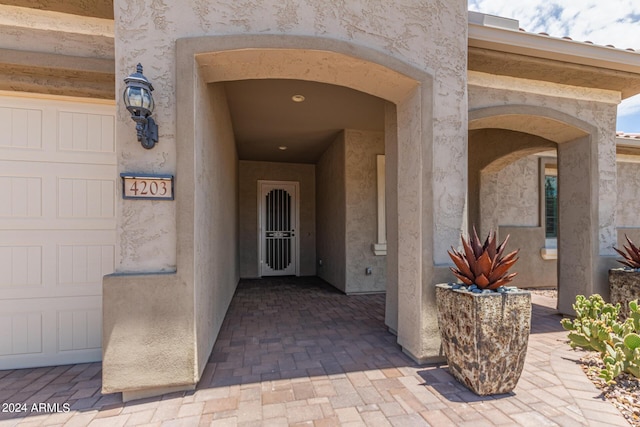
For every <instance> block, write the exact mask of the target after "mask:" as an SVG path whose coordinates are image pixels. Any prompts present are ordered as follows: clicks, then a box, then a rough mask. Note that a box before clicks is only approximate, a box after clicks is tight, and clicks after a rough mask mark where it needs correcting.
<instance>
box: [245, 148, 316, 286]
mask: <svg viewBox="0 0 640 427" xmlns="http://www.w3.org/2000/svg"><path fill="white" fill-rule="evenodd" d="M239 171H240V181H239V189H240V195H239V204H240V211H239V215H240V220H239V221H240V243H239V244H240V276H241V277H247V278H252V277H259V276H260V272H259V269H258V206H257V204H258V199H257V191H258V180H272V181H297V182H299V183H300V194H299V204H300V226H299V229H298V230H296V232H297V233H298V236H299V242H300V275H301V276H313V275H315V274H316V171H315V165H310V164H297V163H274V162H256V161H248V160H242V161H240V164H239Z"/></svg>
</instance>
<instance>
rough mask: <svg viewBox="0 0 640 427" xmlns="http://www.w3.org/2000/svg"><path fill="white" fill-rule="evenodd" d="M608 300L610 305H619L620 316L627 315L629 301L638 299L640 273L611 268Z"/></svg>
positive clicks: (639, 296)
mask: <svg viewBox="0 0 640 427" xmlns="http://www.w3.org/2000/svg"><path fill="white" fill-rule="evenodd" d="M609 298H610V299H611V304H613V305H616V304H618V303H620V306H621V308H620V315H621V316H625V317H626V316H628V315H629V301H633V300H634V299H640V271H636V270H631V269H625V268H613V269H611V270H609Z"/></svg>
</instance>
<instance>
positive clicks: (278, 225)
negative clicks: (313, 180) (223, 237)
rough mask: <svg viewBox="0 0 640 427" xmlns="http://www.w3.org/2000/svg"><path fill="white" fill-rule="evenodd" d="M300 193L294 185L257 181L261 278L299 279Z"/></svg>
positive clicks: (296, 184) (294, 183) (295, 184)
mask: <svg viewBox="0 0 640 427" xmlns="http://www.w3.org/2000/svg"><path fill="white" fill-rule="evenodd" d="M298 192H299V184H298V183H297V182H292V181H258V199H259V200H258V209H259V213H258V218H259V227H258V233H259V235H260V237H259V240H260V241H259V245H260V246H259V247H260V257H259V258H260V275H261V276H288V275H298V256H299V249H298V233H297V227H298Z"/></svg>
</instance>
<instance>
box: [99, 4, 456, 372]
mask: <svg viewBox="0 0 640 427" xmlns="http://www.w3.org/2000/svg"><path fill="white" fill-rule="evenodd" d="M114 19H115V51H116V76H121V77H116V96H117V99H116V101H117V105H118V106H119V108H118V111H117V122H116V139H117V143H118V150H117V151H118V152H117V154H118V164H119V172H125V171H126V172H131V171H137V172H145V173H164V174H175V175H176V202H174V203H166V204H164V205H159V206H157V207H156V208H155V209H148V205H146V204H143V203H136V201H123V200H119V203H118V206H117V212H118V215H117V216H118V236H119V240H118V245H119V247H120V251H119V253H120V254H121V257H120V259H118V260H117V261H116V270H117V271H118V272H129V273H141V272H171V271H175V270H176V269H177V275H178V278H179V279H180V278H184V281H182V280H179V281H180V282H181V283H184V284H185V286H191V287H195V283H194V282H193V281H190V280H194V278H195V276H194V275H193V274H191V273H190V272H189V269H193V268H196V269H197V268H199V267H200V266H199V265H194V264H193V260H194V259H197V255H196V254H195V251H196V248H198V245H197V243H196V242H197V240H196V238H195V235H194V234H195V232H196V231H195V229H196V225H197V221H196V219H197V217H198V215H197V214H196V210H197V209H200V208H205V209H208V208H206V205H201V204H199V203H198V201H197V197H196V194H195V192H194V189H195V188H196V182H197V180H198V179H199V178H198V176H197V174H200V173H205V174H206V173H214V172H209V171H198V170H195V168H194V165H195V164H196V161H195V155H196V153H197V147H196V146H195V145H194V141H196V140H197V137H196V134H197V129H198V128H199V126H201V122H200V118H201V117H200V116H198V115H197V113H196V112H195V108H196V107H197V106H198V105H200V104H201V101H200V99H201V98H202V97H208V96H209V92H208V90H207V89H206V88H204V87H202V84H201V82H203V81H204V82H219V81H224V80H225V79H229V80H233V79H243V78H304V79H309V80H316V81H321V82H324V83H332V84H341V85H344V86H347V87H351V88H354V89H356V90H362V91H364V92H367V93H369V94H372V95H375V96H379V97H381V98H383V99H386V100H388V101H390V102H393V103H395V104H396V105H397V113H398V115H397V117H398V121H397V128H396V129H395V130H396V133H397V139H396V141H397V153H398V157H397V158H398V162H399V163H400V164H402V168H398V169H397V171H398V174H397V186H396V188H394V189H391V190H390V192H389V193H388V194H391V195H393V197H397V205H396V206H397V209H396V212H393V213H391V214H397V215H398V227H397V230H398V233H397V236H398V238H397V242H398V246H397V248H398V249H397V251H398V257H397V260H398V261H397V264H396V265H397V283H398V306H400V307H402V310H399V311H398V342H399V343H400V345H402V346H403V348H404V349H405V351H406V352H407V353H409V354H411V355H412V356H413V357H414V358H416V359H420V360H424V359H426V358H430V357H438V354H439V338H438V334H437V324H436V320H435V314H434V312H435V308H434V307H435V302H434V299H435V295H434V294H435V293H434V291H433V289H432V285H433V283H434V282H435V281H438V280H439V279H440V277H441V272H442V271H444V270H446V268H440V267H438V266H437V265H438V264H443V263H448V262H449V261H448V257H447V255H446V249H447V248H448V247H449V246H450V244H452V242H455V241H456V240H457V238H458V234H459V231H460V229H461V228H462V227H463V224H464V208H465V192H466V156H465V152H466V127H465V123H466V117H467V111H468V110H467V101H466V99H467V98H466V74H465V70H466V49H467V37H466V36H467V32H466V29H467V10H466V2H464V1H462V0H460V1H455V2H451V1H444V0H438V1H435V2H430V3H424V2H419V1H416V0H395V1H392V2H385V3H382V4H379V3H376V4H373V3H371V2H368V1H365V0H358V1H354V2H348V3H347V4H345V3H344V2H341V1H337V0H334V1H327V2H322V3H318V2H297V3H290V4H287V6H286V8H283V7H282V3H281V2H279V1H278V0H257V1H254V2H252V4H251V7H246V8H242V10H239V9H238V8H237V2H235V1H233V0H218V1H213V2H208V3H206V4H204V3H203V4H198V5H197V7H196V6H195V5H194V6H191V4H183V3H175V2H174V3H163V4H162V6H161V7H159V6H158V3H157V2H156V1H153V0H144V1H133V0H115V1H114ZM452 29H456V30H455V31H452ZM243 55H245V56H244V57H243V58H244V60H239V58H240V57H242V56H243ZM178 57H180V60H177V58H178ZM274 58H276V59H274ZM138 62H141V63H142V64H143V65H144V66H145V69H144V72H145V75H146V76H147V77H148V78H149V79H150V80H151V82H152V83H153V85H154V87H155V88H156V91H155V92H154V98H155V100H156V110H155V113H154V117H155V119H156V121H157V123H158V124H159V131H160V142H159V143H158V145H157V147H156V148H154V149H153V150H144V149H143V148H142V147H140V145H139V143H138V142H137V141H136V140H135V132H134V126H133V123H132V121H131V120H130V118H129V114H128V113H127V112H126V110H125V108H124V107H123V106H122V103H121V101H122V100H121V95H120V94H121V93H122V89H123V83H122V80H121V78H123V77H125V76H126V75H128V74H130V73H131V72H132V71H133V69H134V67H135V64H136V63H138ZM247 64H249V66H247ZM185 270H187V271H186V272H184V271H185ZM394 274H395V273H394ZM107 310H109V308H107ZM192 337H193V336H192ZM199 349H200V348H199ZM199 359H200V358H199V357H198V360H199Z"/></svg>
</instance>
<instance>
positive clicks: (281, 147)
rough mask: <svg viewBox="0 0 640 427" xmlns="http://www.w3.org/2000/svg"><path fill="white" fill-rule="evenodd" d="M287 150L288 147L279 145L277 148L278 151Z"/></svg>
mask: <svg viewBox="0 0 640 427" xmlns="http://www.w3.org/2000/svg"><path fill="white" fill-rule="evenodd" d="M287 148H289V147H287V146H286V145H281V146H279V147H278V150H282V151H284V150H286V149H287Z"/></svg>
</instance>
